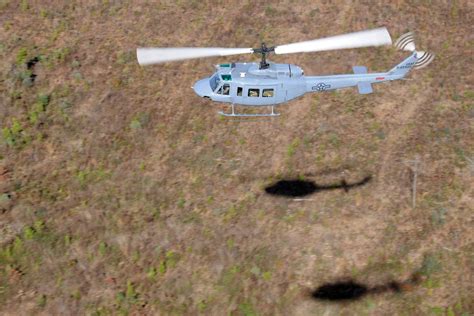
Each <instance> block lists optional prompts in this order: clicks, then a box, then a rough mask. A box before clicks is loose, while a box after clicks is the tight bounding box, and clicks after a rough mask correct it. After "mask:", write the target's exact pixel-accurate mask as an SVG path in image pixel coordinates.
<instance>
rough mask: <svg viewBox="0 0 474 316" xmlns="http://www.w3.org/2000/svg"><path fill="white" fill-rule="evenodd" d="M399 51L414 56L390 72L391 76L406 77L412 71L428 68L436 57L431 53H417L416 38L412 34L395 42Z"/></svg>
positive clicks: (406, 34) (407, 34) (404, 35)
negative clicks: (407, 52) (410, 53)
mask: <svg viewBox="0 0 474 316" xmlns="http://www.w3.org/2000/svg"><path fill="white" fill-rule="evenodd" d="M395 46H396V47H397V48H398V49H399V50H406V51H410V52H413V54H412V55H411V56H410V57H408V58H407V59H405V60H404V61H402V62H401V63H400V64H398V65H397V66H395V67H394V68H393V69H392V70H390V72H389V73H390V74H393V75H403V76H405V75H406V74H407V73H408V72H409V71H410V69H412V68H413V69H420V68H423V67H426V66H428V65H429V64H430V63H431V62H432V61H433V59H434V55H433V54H431V53H429V52H423V51H417V50H416V46H415V36H414V35H413V33H412V32H409V33H405V34H403V35H402V36H400V38H398V40H397V41H396V42H395Z"/></svg>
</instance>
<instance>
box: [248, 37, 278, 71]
mask: <svg viewBox="0 0 474 316" xmlns="http://www.w3.org/2000/svg"><path fill="white" fill-rule="evenodd" d="M274 51H275V46H272V47H267V45H265V43H262V46H260V48H254V49H253V52H254V53H255V54H261V55H262V60H261V61H260V69H267V68H268V67H270V64H269V63H267V54H268V53H271V52H274Z"/></svg>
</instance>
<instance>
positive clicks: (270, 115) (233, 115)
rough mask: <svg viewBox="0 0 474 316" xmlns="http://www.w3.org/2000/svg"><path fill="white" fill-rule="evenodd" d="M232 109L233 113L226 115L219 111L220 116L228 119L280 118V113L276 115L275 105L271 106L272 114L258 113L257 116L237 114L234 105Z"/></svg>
mask: <svg viewBox="0 0 474 316" xmlns="http://www.w3.org/2000/svg"><path fill="white" fill-rule="evenodd" d="M231 107H232V112H231V113H224V112H223V111H219V112H218V113H219V114H220V115H222V116H226V117H273V116H280V113H275V110H274V108H273V105H272V106H271V108H272V113H256V114H245V113H242V114H240V113H235V108H234V105H233V104H232V105H231Z"/></svg>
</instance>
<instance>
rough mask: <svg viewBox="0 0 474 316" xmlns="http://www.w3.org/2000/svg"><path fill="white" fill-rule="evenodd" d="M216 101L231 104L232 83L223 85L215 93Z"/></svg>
mask: <svg viewBox="0 0 474 316" xmlns="http://www.w3.org/2000/svg"><path fill="white" fill-rule="evenodd" d="M214 101H218V102H230V101H231V99H230V83H222V84H220V85H219V86H218V87H217V89H216V90H215V91H214Z"/></svg>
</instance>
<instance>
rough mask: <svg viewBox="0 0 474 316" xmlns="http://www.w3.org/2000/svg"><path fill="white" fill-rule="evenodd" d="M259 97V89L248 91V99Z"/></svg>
mask: <svg viewBox="0 0 474 316" xmlns="http://www.w3.org/2000/svg"><path fill="white" fill-rule="evenodd" d="M259 95H260V89H249V94H248V96H249V97H254V98H255V97H258V96H259Z"/></svg>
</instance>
